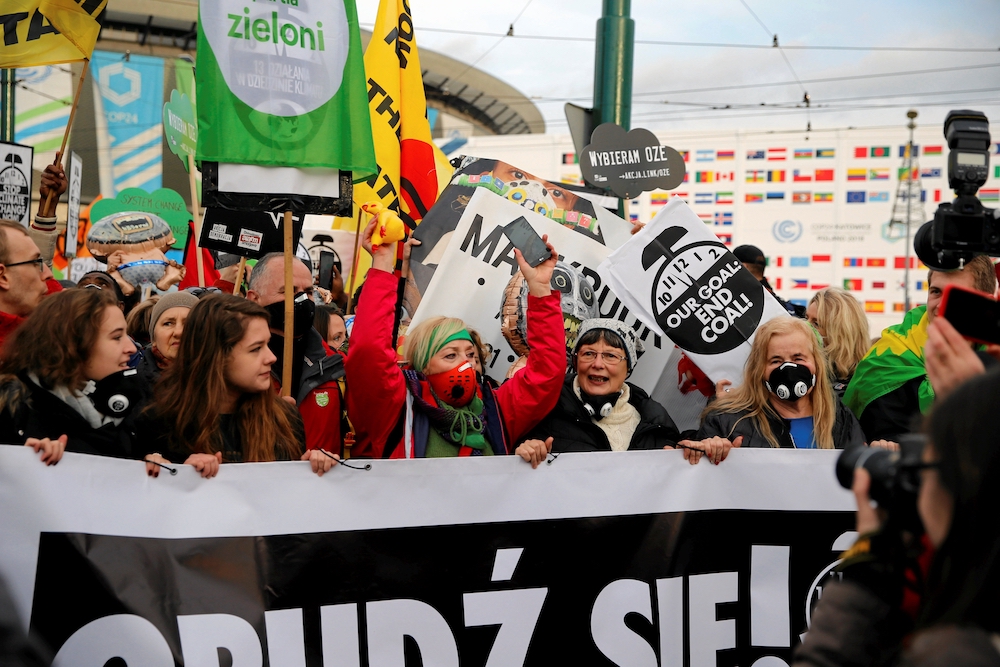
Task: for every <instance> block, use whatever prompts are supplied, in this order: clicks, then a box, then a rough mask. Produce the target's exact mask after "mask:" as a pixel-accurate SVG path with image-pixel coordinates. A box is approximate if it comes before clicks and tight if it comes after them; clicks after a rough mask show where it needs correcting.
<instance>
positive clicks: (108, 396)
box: [83, 368, 142, 419]
mask: <svg viewBox="0 0 1000 667" xmlns="http://www.w3.org/2000/svg"><path fill="white" fill-rule="evenodd" d="M83 394H84V395H85V396H87V397H88V398H90V401H91V402H92V403H93V404H94V407H95V408H97V411H98V412H100V413H101V414H102V415H105V416H107V417H114V418H116V419H120V418H123V417H127V416H128V414H129V413H130V412H132V410H133V409H134V408H135V406H136V405H137V404H138V403H139V399H140V398H141V397H142V380H140V379H139V374H138V372H137V371H136V370H135V369H134V368H128V369H126V370H123V371H118V372H117V373H112V374H111V375H109V376H107V377H106V378H104V379H103V380H100V381H98V382H94V381H93V380H91V381H90V382H88V383H87V386H86V387H85V388H84V390H83Z"/></svg>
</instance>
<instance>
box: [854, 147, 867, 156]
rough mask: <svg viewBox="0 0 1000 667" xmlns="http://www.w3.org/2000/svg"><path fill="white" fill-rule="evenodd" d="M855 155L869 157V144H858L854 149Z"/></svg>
mask: <svg viewBox="0 0 1000 667" xmlns="http://www.w3.org/2000/svg"><path fill="white" fill-rule="evenodd" d="M854 157H856V158H862V157H868V147H867V146H857V147H855V149H854Z"/></svg>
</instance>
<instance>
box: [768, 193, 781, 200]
mask: <svg viewBox="0 0 1000 667" xmlns="http://www.w3.org/2000/svg"><path fill="white" fill-rule="evenodd" d="M784 198H785V193H784V192H768V193H767V200H768V201H778V200H780V199H784Z"/></svg>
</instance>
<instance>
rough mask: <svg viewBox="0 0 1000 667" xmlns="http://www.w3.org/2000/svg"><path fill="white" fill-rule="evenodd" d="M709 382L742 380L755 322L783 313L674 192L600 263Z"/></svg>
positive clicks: (615, 287)
mask: <svg viewBox="0 0 1000 667" xmlns="http://www.w3.org/2000/svg"><path fill="white" fill-rule="evenodd" d="M598 271H599V273H600V274H601V276H603V277H604V278H605V280H607V282H608V284H609V285H611V289H613V290H615V292H616V293H617V294H618V295H619V296H620V297H621V299H622V301H624V302H625V305H627V306H628V307H629V308H630V309H631V310H632V312H633V313H634V314H635V316H636V317H638V318H639V319H640V320H641V321H642V322H643V323H644V324H645V325H646V326H648V327H649V328H650V329H652V330H653V331H658V332H661V333H663V334H664V335H666V336H667V337H668V338H669V339H670V341H671V342H673V343H675V344H676V345H677V347H679V348H681V349H682V350H684V352H685V353H686V354H687V355H688V356H689V357H690V358H691V359H692V361H694V362H695V363H696V364H697V365H698V367H699V368H701V370H702V371H704V372H705V374H706V375H707V376H708V377H709V378H711V379H712V380H713V381H716V382H717V381H719V380H722V379H727V380H731V381H732V382H733V384H734V385H739V384H741V383H742V380H743V365H744V363H745V362H746V359H747V356H748V355H749V354H750V347H751V345H752V343H753V336H754V333H755V332H756V330H757V327H758V326H760V325H761V324H763V323H764V322H766V321H768V320H770V319H771V318H772V317H781V316H787V315H788V313H787V312H786V311H785V309H784V308H782V307H781V305H780V304H779V303H778V301H777V299H775V298H774V297H773V296H771V294H770V293H769V292H767V290H765V289H764V287H763V286H762V285H761V284H760V282H758V281H757V279H756V278H754V277H753V276H752V275H750V272H749V271H747V270H746V269H744V268H743V265H742V264H741V263H740V261H739V260H738V259H736V257H735V256H734V255H733V254H732V253H731V252H730V251H729V249H728V248H726V246H725V245H723V243H722V242H721V241H720V240H719V238H718V237H717V236H716V235H715V234H713V233H712V232H711V231H710V230H709V229H708V228H707V227H705V223H703V222H702V221H701V218H699V217H698V216H697V215H696V214H695V213H694V211H692V210H691V209H690V208H688V206H687V204H685V203H684V201H683V200H681V199H680V198H679V197H672V198H671V199H670V201H669V202H667V204H666V205H665V206H664V207H663V208H662V209H660V212H659V213H657V214H656V217H654V218H653V219H652V221H650V223H649V224H648V225H646V226H645V227H644V228H643V229H642V231H640V232H639V233H638V234H636V235H635V236H633V237H632V239H631V240H629V241H628V242H626V243H625V245H623V246H621V247H620V248H618V249H617V250H615V251H614V252H613V253H611V255H610V256H609V257H608V258H607V260H606V261H605V262H604V263H602V264H601V266H600V267H599V268H598Z"/></svg>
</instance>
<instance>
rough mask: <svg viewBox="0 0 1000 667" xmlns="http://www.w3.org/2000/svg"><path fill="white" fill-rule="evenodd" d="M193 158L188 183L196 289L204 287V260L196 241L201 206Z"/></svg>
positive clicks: (189, 166)
mask: <svg viewBox="0 0 1000 667" xmlns="http://www.w3.org/2000/svg"><path fill="white" fill-rule="evenodd" d="M194 172H195V166H194V156H193V155H188V182H189V183H190V184H191V215H193V216H194V252H195V253H197V255H198V287H204V286H205V258H204V257H202V254H201V248H199V247H198V241H199V240H200V239H201V215H200V213H201V206H200V205H199V204H198V181H197V179H196V178H195V175H194Z"/></svg>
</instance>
